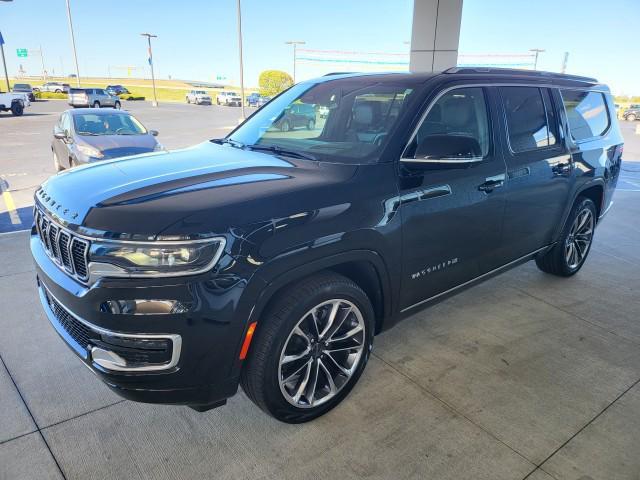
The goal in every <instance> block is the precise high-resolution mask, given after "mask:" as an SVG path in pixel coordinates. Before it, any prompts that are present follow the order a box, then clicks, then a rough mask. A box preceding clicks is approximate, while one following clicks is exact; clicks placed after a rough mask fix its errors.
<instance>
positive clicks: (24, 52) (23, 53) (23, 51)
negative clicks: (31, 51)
mask: <svg viewBox="0 0 640 480" xmlns="http://www.w3.org/2000/svg"><path fill="white" fill-rule="evenodd" d="M16 53H17V54H18V56H19V57H26V56H27V49H26V48H16Z"/></svg>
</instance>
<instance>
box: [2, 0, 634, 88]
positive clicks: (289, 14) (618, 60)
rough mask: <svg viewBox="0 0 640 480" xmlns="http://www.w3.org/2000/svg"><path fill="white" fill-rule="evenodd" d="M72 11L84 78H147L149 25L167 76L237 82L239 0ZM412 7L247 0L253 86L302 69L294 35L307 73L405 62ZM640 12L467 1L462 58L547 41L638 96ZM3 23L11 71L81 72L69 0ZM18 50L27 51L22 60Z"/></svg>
mask: <svg viewBox="0 0 640 480" xmlns="http://www.w3.org/2000/svg"><path fill="white" fill-rule="evenodd" d="M71 9H72V18H73V22H74V30H75V35H76V44H77V51H78V62H79V69H80V75H81V77H82V76H83V75H87V76H101V77H108V76H109V75H111V76H112V77H126V76H127V75H131V76H132V77H145V78H148V77H149V76H150V70H149V64H148V63H147V48H146V39H144V38H143V37H141V36H140V33H142V32H150V33H153V34H156V35H158V38H157V39H154V40H153V54H154V66H155V70H156V76H157V77H158V78H169V76H171V77H172V78H174V79H184V80H201V81H209V82H212V81H216V79H217V78H218V77H222V78H223V79H225V80H224V82H226V83H230V84H234V85H237V84H238V82H239V62H238V33H237V17H236V1H235V0H182V1H181V2H176V1H175V0H173V1H169V0H109V1H104V0H102V1H99V0H71ZM412 16H413V1H412V0H375V1H374V0H321V1H302V0H242V29H243V51H244V76H245V85H246V86H256V85H257V84H258V76H259V74H260V72H261V71H263V70H266V69H278V70H285V71H288V72H289V73H292V69H293V50H292V47H291V46H290V45H286V44H285V41H287V40H299V41H305V42H306V43H305V45H302V46H300V48H301V50H299V51H298V58H299V61H298V62H297V72H296V77H297V78H296V80H298V81H299V80H303V79H306V78H311V77H314V76H318V75H322V74H323V73H327V72H330V71H336V70H338V71H362V70H368V71H371V70H374V71H375V70H396V71H398V70H406V69H407V68H408V67H407V62H408V58H409V57H408V52H409V49H410V46H409V45H408V41H409V40H410V39H411V23H412ZM638 21H640V0H608V1H606V2H605V1H603V0H536V1H535V2H531V1H525V0H464V7H463V13H462V27H461V34H460V45H459V53H460V57H459V63H464V64H468V63H474V62H476V63H487V62H490V61H491V58H493V57H483V55H487V54H492V55H497V54H500V55H514V56H513V57H509V56H505V57H497V58H500V59H501V62H504V63H520V62H522V61H523V58H525V57H516V56H515V55H524V54H528V53H529V49H531V48H542V49H545V50H546V51H545V52H544V53H541V54H540V57H539V61H538V68H539V69H541V70H549V71H559V70H560V68H561V65H562V60H563V56H564V52H569V59H568V64H567V73H573V74H578V75H588V76H593V77H596V78H598V79H599V80H600V81H602V82H605V83H607V84H609V85H610V87H611V88H612V90H613V92H614V93H615V94H627V95H630V94H635V95H640V81H639V80H638V79H639V78H640V61H639V59H640V42H638V41H637V39H636V38H634V37H633V36H632V35H629V34H625V33H624V32H625V31H626V30H627V29H628V27H629V25H632V24H635V23H637V22H638ZM0 32H2V35H3V36H4V40H5V46H4V47H5V55H6V59H7V69H8V71H9V74H10V75H11V76H13V75H15V74H16V73H17V72H18V70H19V68H20V66H22V68H23V69H24V70H25V71H26V73H27V74H28V75H37V74H39V73H40V72H41V70H42V66H41V58H40V54H39V50H40V49H41V50H42V54H43V59H44V64H45V69H46V70H47V71H48V72H49V74H59V73H60V72H64V73H65V74H69V73H72V72H74V71H75V68H74V65H73V56H72V50H71V41H70V37H69V28H68V24H67V15H66V4H65V0H13V2H9V3H5V2H0ZM17 48H26V49H28V50H29V51H30V52H29V56H28V57H27V58H26V59H25V58H18V57H17V55H16V49H17ZM352 52H357V53H352ZM525 60H526V61H527V62H529V61H530V60H531V59H530V58H528V59H527V58H525ZM354 61H359V62H366V63H353V62H354ZM127 67H134V68H130V69H129V68H127Z"/></svg>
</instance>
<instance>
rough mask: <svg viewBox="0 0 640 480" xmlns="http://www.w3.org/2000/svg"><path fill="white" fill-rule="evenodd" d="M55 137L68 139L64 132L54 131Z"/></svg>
mask: <svg viewBox="0 0 640 480" xmlns="http://www.w3.org/2000/svg"><path fill="white" fill-rule="evenodd" d="M53 137H54V138H57V139H58V140H66V139H67V134H66V133H64V132H60V131H58V132H53Z"/></svg>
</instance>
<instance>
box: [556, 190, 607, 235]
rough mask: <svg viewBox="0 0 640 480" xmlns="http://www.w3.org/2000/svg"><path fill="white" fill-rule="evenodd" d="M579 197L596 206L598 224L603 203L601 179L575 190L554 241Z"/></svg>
mask: <svg viewBox="0 0 640 480" xmlns="http://www.w3.org/2000/svg"><path fill="white" fill-rule="evenodd" d="M581 196H582V197H587V198H589V199H591V200H592V201H593V203H594V204H595V205H596V223H597V222H598V217H599V216H600V214H601V213H602V203H603V201H604V181H603V180H602V179H601V178H597V179H594V180H592V181H590V182H588V183H585V184H584V185H582V186H581V187H580V188H578V189H576V191H575V193H574V195H573V197H572V198H571V202H569V203H568V204H567V206H566V208H565V212H564V214H563V216H562V222H561V223H560V225H559V227H558V230H557V231H556V233H555V235H554V237H553V239H554V241H557V240H558V238H559V236H560V234H561V233H562V232H563V230H564V227H565V224H566V223H567V220H568V218H569V214H570V213H571V209H572V208H573V206H574V205H575V204H576V201H577V200H578V198H579V197H581Z"/></svg>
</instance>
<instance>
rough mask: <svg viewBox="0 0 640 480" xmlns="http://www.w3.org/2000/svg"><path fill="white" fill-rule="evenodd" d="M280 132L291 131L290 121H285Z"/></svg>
mask: <svg viewBox="0 0 640 480" xmlns="http://www.w3.org/2000/svg"><path fill="white" fill-rule="evenodd" d="M280 130H282V131H283V132H288V131H289V130H291V124H290V123H289V120H285V121H284V122H282V124H281V125H280Z"/></svg>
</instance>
